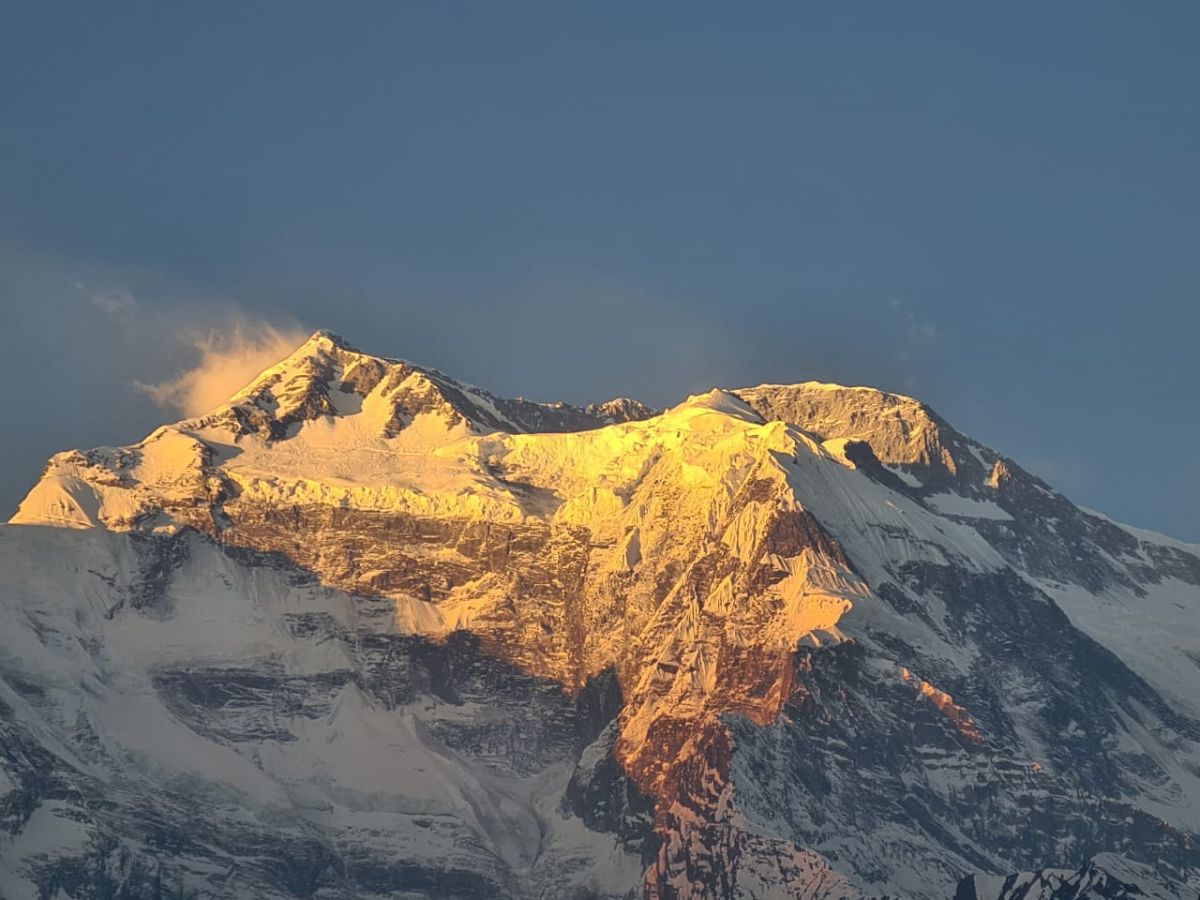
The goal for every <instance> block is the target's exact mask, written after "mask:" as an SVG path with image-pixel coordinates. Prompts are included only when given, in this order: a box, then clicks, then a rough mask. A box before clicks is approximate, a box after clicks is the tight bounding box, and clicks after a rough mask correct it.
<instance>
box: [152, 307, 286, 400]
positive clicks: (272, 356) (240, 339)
mask: <svg viewBox="0 0 1200 900" xmlns="http://www.w3.org/2000/svg"><path fill="white" fill-rule="evenodd" d="M306 337H307V333H305V332H303V331H301V330H299V329H297V328H295V327H288V328H283V329H280V328H276V327H274V326H271V325H266V324H263V323H251V322H249V321H247V320H246V319H245V318H244V317H240V318H238V319H236V320H235V321H234V323H233V324H232V326H230V327H229V328H228V329H225V330H221V331H218V330H210V331H206V332H194V333H191V334H189V335H187V336H186V338H185V340H186V342H187V343H188V344H190V345H191V346H192V348H193V349H194V350H195V351H196V352H197V353H199V356H200V359H199V362H198V363H197V364H196V365H195V366H194V367H193V368H191V369H188V370H186V371H184V372H181V373H180V374H179V375H178V376H176V377H175V378H170V379H167V380H166V381H160V382H158V383H156V384H143V383H141V382H136V385H137V388H138V389H139V390H141V391H144V392H145V393H146V394H148V395H149V396H150V398H151V399H152V400H153V401H154V402H155V403H157V404H158V405H159V406H163V407H166V408H168V409H175V410H178V411H179V412H181V413H183V414H184V415H187V416H197V415H201V414H203V413H206V412H208V411H209V410H211V409H212V408H214V407H216V406H219V405H220V404H221V403H224V402H225V401H226V400H227V399H229V397H230V396H231V395H232V394H234V393H236V392H237V391H238V390H239V389H240V388H242V387H244V386H245V385H246V384H248V383H249V382H250V380H251V379H252V378H254V376H255V375H257V374H258V373H259V372H261V371H262V370H263V369H265V368H267V367H268V366H271V365H273V364H275V363H276V362H278V361H279V360H280V359H281V358H283V357H285V356H287V355H288V354H289V353H290V352H291V351H292V350H294V349H295V348H296V347H297V346H298V345H299V344H302V343H303V342H304V339H305V338H306Z"/></svg>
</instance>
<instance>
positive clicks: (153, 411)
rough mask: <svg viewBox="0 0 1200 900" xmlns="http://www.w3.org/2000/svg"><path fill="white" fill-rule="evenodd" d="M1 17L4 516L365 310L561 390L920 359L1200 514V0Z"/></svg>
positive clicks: (233, 9)
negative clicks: (90, 453) (62, 473)
mask: <svg viewBox="0 0 1200 900" xmlns="http://www.w3.org/2000/svg"><path fill="white" fill-rule="evenodd" d="M2 17H3V23H2V27H0V380H2V383H3V385H5V388H4V390H3V391H2V392H0V422H3V423H4V427H3V441H2V442H0V516H3V517H7V515H9V514H11V512H12V511H13V510H14V509H15V507H16V504H17V503H18V502H19V500H20V498H21V496H22V495H23V494H24V492H25V491H26V490H27V489H28V488H29V487H30V486H31V485H32V483H33V482H34V481H35V480H36V478H37V476H38V474H39V473H40V471H41V469H42V466H43V465H44V463H45V460H46V459H47V457H48V456H49V455H50V454H52V453H54V452H56V451H58V450H62V449H66V448H70V447H91V446H98V445H112V444H123V443H129V442H132V441H135V440H137V439H139V438H140V437H142V436H144V435H145V434H146V433H148V432H149V431H150V430H152V429H153V428H154V427H155V426H156V425H157V424H160V423H162V422H164V421H172V420H174V419H177V418H179V417H180V416H181V415H182V411H183V410H185V409H187V408H188V407H189V406H194V405H196V404H202V403H205V402H208V400H209V399H210V397H209V394H210V393H211V392H212V391H213V390H215V388H214V386H213V385H212V384H211V383H210V382H207V381H204V382H203V383H202V382H201V381H200V380H199V379H198V373H202V372H212V371H214V370H216V371H220V372H222V373H223V378H224V380H225V382H229V383H236V382H237V381H239V380H242V379H244V378H246V377H248V376H247V375H246V371H247V369H248V368H249V369H253V367H254V366H255V365H257V364H258V363H260V362H262V363H263V364H265V361H269V358H270V357H271V356H272V355H273V354H275V355H282V352H283V351H284V350H286V347H287V346H288V345H289V342H291V341H296V342H298V340H299V339H300V338H302V337H303V336H304V335H306V334H307V333H308V332H311V331H312V330H314V329H316V328H329V329H332V330H334V331H337V332H338V333H340V334H342V335H344V336H345V337H346V338H347V339H348V340H349V341H351V342H352V343H354V344H356V345H357V346H360V347H361V348H363V349H364V350H368V351H372V352H376V353H380V354H384V355H389V356H397V357H402V358H406V359H410V360H413V361H414V362H418V363H422V364H426V365H432V366H436V367H437V368H440V369H442V370H443V371H446V372H448V373H449V374H451V375H453V376H455V377H457V378H460V379H462V380H466V381H469V382H473V383H477V384H481V385H483V386H485V387H488V388H489V389H491V390H493V391H495V392H497V393H500V394H504V395H522V396H527V397H533V398H537V399H565V400H568V401H572V402H576V403H581V402H587V401H591V400H598V399H604V398H607V397H610V396H614V395H632V396H636V397H639V398H641V399H643V400H645V401H647V402H650V403H653V404H655V405H659V406H666V405H670V404H673V403H675V402H678V401H679V400H681V399H683V398H684V397H685V396H686V395H687V394H689V393H694V392H697V391H700V390H704V389H707V388H709V387H711V386H714V385H719V386H728V387H733V386H741V385H748V384H756V383H760V382H792V381H804V380H812V379H816V380H822V381H836V382H842V383H852V384H870V385H874V386H877V387H881V388H885V389H888V390H894V391H899V392H902V393H908V394H912V395H915V396H917V397H920V398H921V399H923V400H925V401H926V402H928V403H930V404H931V405H932V406H933V407H934V408H935V409H936V410H938V411H939V412H940V413H941V414H942V415H943V416H945V417H946V418H947V419H948V420H949V421H950V422H952V423H953V424H954V425H955V426H956V427H958V428H959V429H960V430H962V431H964V432H966V433H968V434H970V435H972V436H973V437H976V438H978V439H980V440H982V441H983V442H985V443H987V444H989V445H990V446H992V447H994V448H996V449H997V450H999V451H1000V452H1002V453H1005V454H1006V455H1009V456H1011V457H1013V458H1015V459H1017V460H1018V461H1019V462H1020V463H1021V464H1022V465H1023V466H1025V467H1026V468H1027V469H1029V470H1031V471H1033V472H1034V473H1036V474H1038V475H1040V476H1042V477H1043V478H1045V479H1046V480H1048V481H1049V482H1050V483H1051V484H1053V485H1054V486H1055V487H1056V488H1058V489H1059V490H1061V491H1063V492H1064V493H1066V494H1067V495H1068V496H1069V497H1071V498H1072V499H1073V500H1075V501H1076V502H1078V503H1081V504H1083V505H1086V506H1088V507H1092V508H1095V509H1099V510H1101V511H1103V512H1105V513H1106V514H1108V515H1110V516H1112V517H1114V518H1116V519H1119V520H1122V521H1126V522H1129V523H1131V524H1135V525H1139V526H1142V527H1146V528H1151V529H1154V530H1158V531H1164V532H1167V533H1169V534H1173V535H1175V536H1178V537H1181V538H1184V539H1188V540H1192V541H1200V502H1198V500H1200V466H1198V465H1197V456H1196V447H1197V445H1198V444H1200V395H1198V388H1200V361H1198V360H1200V353H1198V352H1197V343H1198V335H1200V303H1198V302H1197V299H1198V298H1197V293H1198V289H1200V253H1198V252H1197V243H1196V242H1197V236H1198V235H1200V166H1197V163H1196V161H1197V159H1200V53H1197V52H1196V50H1195V48H1196V46H1197V45H1198V44H1200V5H1197V4H1195V3H1190V2H1178V3H1169V2H1163V3H1154V4H1133V3H1127V2H1119V3H1118V2H1103V0H1096V2H1058V3H1054V4H1045V3H1032V2H1029V3H1010V4H961V3H935V2H929V3H920V4H907V3H906V4H898V3H890V2H888V3H884V2H879V3H872V2H861V3H853V4H842V3H836V4H835V3H831V4H822V5H818V4H811V5H810V4H795V3H779V4H774V3H763V4H748V5H747V4H709V3H687V4H683V3H669V2H668V3H661V4H653V5H649V4H636V5H635V4H627V3H620V2H614V3H606V4H595V5H586V6H585V5H583V4H561V3H544V4H539V3H523V2H516V3H506V4H498V3H467V2H464V3H454V4H433V3H394V2H388V3H369V2H363V3H357V4H328V3H319V4H318V3H304V2H290V3H270V2H255V3H248V4H221V3H218V4H191V5H181V4H152V3H125V2H117V3H110V4H77V3H73V4H66V3H57V2H40V3H31V4H21V5H17V4H9V5H8V6H7V7H6V9H5V11H4V12H3V14H2ZM227 386H228V385H227V384H222V386H221V389H222V390H223V389H225V387H227ZM232 390H233V389H232V388H231V389H230V391H232ZM206 391H207V392H208V393H206Z"/></svg>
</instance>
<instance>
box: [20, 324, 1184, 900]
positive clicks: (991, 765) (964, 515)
mask: <svg viewBox="0 0 1200 900" xmlns="http://www.w3.org/2000/svg"><path fill="white" fill-rule="evenodd" d="M1136 464H1144V461H1139V462H1137V463H1136ZM1198 613H1200V547H1196V546H1191V545H1187V544H1184V543H1181V542H1178V541H1174V540H1172V539H1170V538H1166V537H1163V536H1160V535H1155V534H1150V533H1147V532H1142V531H1139V530H1136V529H1132V528H1129V527H1126V526H1122V525H1119V524H1116V523H1114V522H1112V521H1110V520H1108V519H1106V518H1105V517H1103V516H1101V515H1099V514H1097V513H1093V512H1089V511H1087V510H1084V509H1081V508H1079V507H1077V506H1075V505H1073V504H1072V503H1071V502H1070V501H1069V500H1067V499H1066V498H1065V497H1063V496H1062V495H1061V494H1058V493H1057V492H1055V491H1054V490H1053V489H1052V488H1051V487H1050V486H1048V485H1047V484H1045V483H1044V482H1042V481H1041V480H1040V479H1038V478H1037V477H1035V476H1033V475H1031V474H1030V473H1028V472H1026V471H1025V470H1023V469H1022V468H1021V467H1020V466H1019V465H1018V464H1017V463H1016V462H1014V461H1013V460H1010V459H1007V458H1005V457H1003V456H1001V455H999V454H998V453H996V452H995V451H993V450H991V449H989V448H987V447H985V446H983V445H982V444H979V443H978V442H976V441H973V440H971V439H970V438H968V437H966V436H964V435H962V434H960V433H958V432H957V431H955V430H954V429H953V428H952V427H951V426H950V425H949V424H948V423H946V422H945V421H944V420H943V419H942V418H941V417H940V416H938V415H937V414H936V413H934V412H933V411H932V410H931V409H929V407H927V406H925V405H924V404H922V403H920V402H918V401H916V400H913V399H910V398H907V397H901V396H897V395H894V394H888V393H884V392H882V391H877V390H873V389H870V388H848V387H840V386H836V385H826V384H817V383H806V384H798V385H763V386H760V387H756V388H750V389H744V390H730V391H726V390H713V391H710V392H709V393H707V394H701V395H697V396H693V397H690V398H688V399H687V400H686V401H685V402H683V403H681V404H680V405H678V406H676V407H674V408H672V409H669V410H666V411H664V412H661V413H658V412H655V411H653V410H651V409H649V408H647V407H645V406H643V405H642V404H639V403H637V402H636V401H632V400H617V401H611V402H609V403H606V404H600V405H595V406H589V407H585V408H576V407H571V406H567V405H563V404H539V403H533V402H531V401H526V400H506V399H503V398H499V397H497V396H495V395H493V394H491V393H488V392H486V391H483V390H481V389H479V388H474V387H471V386H468V385H464V384H461V383H459V382H457V381H455V380H454V379H451V378H449V377H448V376H445V375H443V374H441V373H439V372H436V371H434V370H430V369H424V368H421V367H418V366H414V365H411V364H409V363H405V362H401V361H398V360H390V359H383V358H379V357H375V356H371V355H368V354H365V353H362V352H360V351H357V350H355V349H354V348H352V347H350V346H349V345H348V344H346V343H345V342H344V341H343V340H341V339H340V338H338V337H336V336H335V335H332V334H329V333H327V332H318V333H317V334H315V335H313V337H312V338H311V339H310V340H309V341H308V342H306V343H305V344H304V345H303V346H301V347H300V348H299V349H298V350H297V351H296V352H295V353H294V354H293V355H291V356H290V357H288V358H287V359H286V360H283V361H282V362H280V363H279V365H277V366H274V367H272V368H270V369H268V370H266V371H265V372H263V373H262V374H261V375H260V376H258V377H257V378H256V379H255V380H254V381H253V382H252V383H251V384H250V385H248V386H247V387H246V388H245V389H244V390H243V391H241V392H240V393H238V394H237V395H235V396H234V397H232V398H231V399H230V401H229V402H228V403H227V404H226V405H224V406H222V407H221V408H219V409H217V410H214V411H213V412H212V413H211V414H208V415H205V416H202V417H199V418H194V419H188V420H185V421H182V422H178V423H176V424H174V425H167V426H164V427H162V428H159V429H158V430H157V431H155V432H154V433H153V434H151V435H150V436H149V437H147V438H146V439H145V440H144V441H142V442H140V443H138V444H135V445H132V446H129V447H122V448H101V449H97V450H91V451H86V452H79V451H71V452H68V453H62V454H58V455H57V456H55V457H54V458H53V459H51V461H50V463H49V465H48V466H47V469H46V471H45V472H44V474H43V475H42V477H41V479H40V480H39V481H38V483H37V484H36V485H34V487H33V488H32V490H31V491H30V492H29V494H28V496H27V497H26V499H25V500H24V502H23V503H22V504H21V506H20V508H19V510H18V512H17V514H16V515H15V516H14V517H13V518H12V520H11V522H10V523H9V524H8V525H7V526H4V527H2V528H0V896H3V897H5V898H24V897H39V898H40V897H81V898H82V897H87V898H91V897H106V898H107V897H114V898H115V897H122V898H144V897H146V898H149V897H154V898H158V897H197V898H209V897H212V898H242V897H246V898H249V897H265V898H271V897H316V898H371V897H411V898H416V897H480V898H482V897H508V898H525V897H539V898H560V897H568V898H569V897H577V898H584V897H589V898H600V897H603V898H622V897H646V898H664V900H665V898H724V897H739V898H759V897H804V898H826V900H831V898H854V897H883V896H890V897H906V898H935V897H937V898H949V897H952V896H955V893H956V891H957V892H958V895H959V896H963V897H979V898H984V897H987V898H993V897H994V898H999V897H1004V898H1009V897H1056V898H1057V897H1066V896H1069V897H1091V896H1105V897H1109V896H1114V897H1116V896H1127V895H1129V896H1136V894H1133V893H1132V892H1133V891H1135V890H1140V891H1142V893H1143V894H1144V895H1146V896H1153V897H1176V896H1178V897H1184V896H1187V897H1194V896H1196V894H1197V891H1198V890H1200V848H1198V847H1197V839H1198V837H1200V629H1198V628H1197V622H1198V621H1200V619H1198V618H1197V615H1198ZM1096 873H1108V874H1096ZM1104 878H1109V879H1110V880H1111V883H1112V884H1117V885H1119V886H1122V888H1121V889H1122V890H1126V893H1125V894H1121V893H1111V892H1110V893H1103V891H1104V890H1107V888H1105V887H1103V885H1104V884H1107V883H1108V882H1106V881H1104V880H1103V879H1104ZM1072 879H1074V880H1072ZM1029 885H1038V891H1040V893H1038V892H1033V893H1031V892H1030V891H1029V890H1027V887H1028V886H1029ZM1063 885H1070V886H1072V887H1071V889H1072V890H1075V889H1076V888H1078V890H1076V892H1075V893H1063V892H1062V890H1060V889H1063V890H1065V888H1063ZM1097 885H1099V886H1097ZM1087 890H1091V891H1092V893H1090V894H1089V893H1086V891H1087ZM1021 891H1025V892H1024V893H1021ZM1056 891H1058V893H1056Z"/></svg>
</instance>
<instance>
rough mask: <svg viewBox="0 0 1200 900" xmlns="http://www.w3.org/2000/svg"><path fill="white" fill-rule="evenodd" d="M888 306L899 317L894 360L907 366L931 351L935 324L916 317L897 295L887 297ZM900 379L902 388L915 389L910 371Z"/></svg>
mask: <svg viewBox="0 0 1200 900" xmlns="http://www.w3.org/2000/svg"><path fill="white" fill-rule="evenodd" d="M888 307H889V308H890V309H891V310H892V311H893V312H894V313H895V315H897V316H898V317H899V319H900V330H899V341H898V342H897V343H898V347H897V349H896V362H897V363H899V365H900V366H902V367H904V368H907V367H908V366H909V365H910V364H911V363H913V362H915V361H917V360H919V359H921V358H922V357H924V356H927V355H928V354H930V353H932V352H933V349H934V345H935V344H936V343H937V340H938V336H939V332H938V329H937V326H936V325H933V324H932V323H930V322H924V321H922V320H920V319H919V318H917V315H916V313H914V312H913V311H912V310H911V309H909V308H908V306H907V305H905V303H904V302H903V301H902V300H900V298H898V297H892V298H891V299H889V300H888ZM902 380H903V387H904V390H906V391H909V392H912V391H915V390H916V388H917V379H916V377H915V376H914V375H913V374H912V373H911V372H910V373H907V374H905V375H904V376H903V379H902Z"/></svg>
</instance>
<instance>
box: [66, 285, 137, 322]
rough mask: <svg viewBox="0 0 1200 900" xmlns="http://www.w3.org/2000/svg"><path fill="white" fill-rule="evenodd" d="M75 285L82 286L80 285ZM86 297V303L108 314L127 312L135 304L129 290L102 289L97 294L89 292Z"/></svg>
mask: <svg viewBox="0 0 1200 900" xmlns="http://www.w3.org/2000/svg"><path fill="white" fill-rule="evenodd" d="M77 286H78V287H82V285H77ZM87 299H88V303H90V304H92V306H94V307H96V309H99V310H101V311H102V312H105V313H108V315H110V316H119V315H121V314H122V313H127V312H129V311H130V310H132V309H133V308H134V307H135V306H136V305H137V301H136V300H135V299H134V298H133V294H131V293H129V291H102V292H100V293H98V294H91V295H90V296H89V297H88V298H87Z"/></svg>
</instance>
